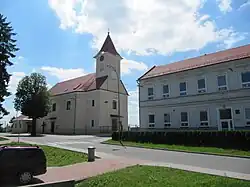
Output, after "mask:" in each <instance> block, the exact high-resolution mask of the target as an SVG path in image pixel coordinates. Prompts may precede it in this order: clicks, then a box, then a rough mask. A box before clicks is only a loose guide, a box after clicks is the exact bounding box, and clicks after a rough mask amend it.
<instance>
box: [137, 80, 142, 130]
mask: <svg viewBox="0 0 250 187" xmlns="http://www.w3.org/2000/svg"><path fill="white" fill-rule="evenodd" d="M136 82H137V84H138V87H139V93H138V97H139V98H138V100H139V127H141V100H140V89H141V86H140V82H139V80H137V81H136Z"/></svg>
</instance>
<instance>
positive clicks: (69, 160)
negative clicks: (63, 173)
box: [4, 142, 88, 167]
mask: <svg viewBox="0 0 250 187" xmlns="http://www.w3.org/2000/svg"><path fill="white" fill-rule="evenodd" d="M4 145H8V146H27V145H31V144H27V143H22V142H20V143H17V142H12V143H9V144H4ZM34 145H35V144H33V146H34ZM38 146H39V147H41V148H42V149H43V151H44V153H45V155H46V158H47V166H49V167H55V166H66V165H71V164H76V163H80V162H86V161H87V160H88V156H87V155H86V154H84V153H79V152H75V151H70V150H66V149H60V148H56V147H50V146H45V145H38Z"/></svg>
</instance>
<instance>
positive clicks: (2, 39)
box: [0, 14, 18, 119]
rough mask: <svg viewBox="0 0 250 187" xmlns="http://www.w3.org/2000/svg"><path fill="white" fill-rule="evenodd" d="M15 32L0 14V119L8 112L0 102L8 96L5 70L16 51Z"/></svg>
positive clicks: (7, 81) (7, 75) (7, 76)
mask: <svg viewBox="0 0 250 187" xmlns="http://www.w3.org/2000/svg"><path fill="white" fill-rule="evenodd" d="M15 35H16V33H14V32H13V28H12V27H11V25H10V23H9V22H7V20H6V17H4V16H3V15H2V14H0V78H1V79H0V119H1V118H2V117H3V116H4V115H8V114H9V112H7V110H6V109H5V108H4V107H3V105H2V103H3V102H4V100H5V97H8V96H10V92H8V90H7V87H8V84H9V80H10V76H11V75H10V74H9V73H8V72H7V66H11V65H13V63H12V62H11V61H10V58H14V57H15V54H14V52H16V51H18V48H16V44H15V43H16V40H14V39H13V36H15Z"/></svg>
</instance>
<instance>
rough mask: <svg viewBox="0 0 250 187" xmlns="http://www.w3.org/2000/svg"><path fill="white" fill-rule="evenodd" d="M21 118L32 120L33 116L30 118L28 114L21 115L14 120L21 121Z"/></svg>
mask: <svg viewBox="0 0 250 187" xmlns="http://www.w3.org/2000/svg"><path fill="white" fill-rule="evenodd" d="M19 120H32V119H31V118H29V117H28V116H25V115H22V114H21V115H20V116H18V117H16V118H15V119H13V121H19Z"/></svg>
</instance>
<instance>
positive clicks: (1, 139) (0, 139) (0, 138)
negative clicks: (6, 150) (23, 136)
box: [0, 137, 8, 141]
mask: <svg viewBox="0 0 250 187" xmlns="http://www.w3.org/2000/svg"><path fill="white" fill-rule="evenodd" d="M5 140H8V139H6V138H3V137H0V141H5Z"/></svg>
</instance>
